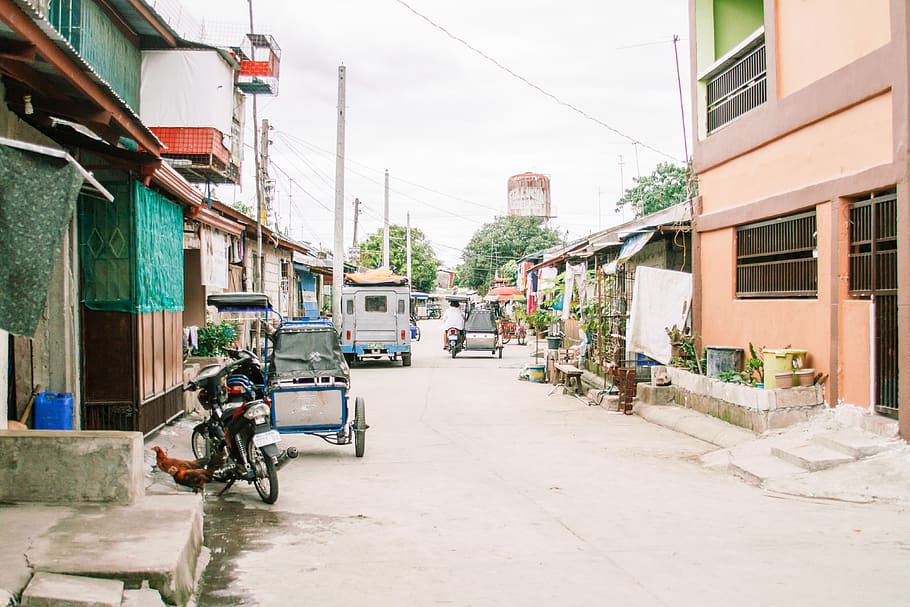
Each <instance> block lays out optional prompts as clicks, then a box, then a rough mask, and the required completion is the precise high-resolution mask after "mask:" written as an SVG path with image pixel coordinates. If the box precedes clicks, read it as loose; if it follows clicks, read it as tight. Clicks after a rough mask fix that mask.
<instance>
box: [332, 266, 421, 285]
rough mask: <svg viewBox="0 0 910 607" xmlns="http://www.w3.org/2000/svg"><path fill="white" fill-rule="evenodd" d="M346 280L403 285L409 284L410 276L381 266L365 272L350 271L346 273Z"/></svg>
mask: <svg viewBox="0 0 910 607" xmlns="http://www.w3.org/2000/svg"><path fill="white" fill-rule="evenodd" d="M344 282H345V284H348V285H374V286H384V287H386V286H388V287H402V286H407V284H408V277H407V276H400V275H398V274H395V273H394V272H391V271H390V270H386V269H382V268H380V269H377V270H366V271H363V272H350V273H348V274H345V275H344Z"/></svg>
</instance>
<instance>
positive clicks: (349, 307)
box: [344, 299, 354, 316]
mask: <svg viewBox="0 0 910 607" xmlns="http://www.w3.org/2000/svg"><path fill="white" fill-rule="evenodd" d="M344 309H345V311H344V313H345V314H347V315H348V316H353V315H354V300H353V299H349V300H347V301H346V302H345V306H344Z"/></svg>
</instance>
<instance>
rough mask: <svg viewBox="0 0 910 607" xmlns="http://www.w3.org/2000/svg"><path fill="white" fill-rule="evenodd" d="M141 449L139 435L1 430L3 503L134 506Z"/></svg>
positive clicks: (141, 481)
mask: <svg viewBox="0 0 910 607" xmlns="http://www.w3.org/2000/svg"><path fill="white" fill-rule="evenodd" d="M142 449H143V441H142V434H141V433H139V432H106V431H68V430H0V502H44V503H48V504H73V503H86V502H101V503H104V502H111V503H118V504H129V503H132V502H134V501H136V499H138V498H139V497H141V496H142V495H143V494H144V491H145V489H144V486H145V485H144V478H143V470H142V467H143V454H142Z"/></svg>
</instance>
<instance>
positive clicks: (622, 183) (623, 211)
mask: <svg viewBox="0 0 910 607" xmlns="http://www.w3.org/2000/svg"><path fill="white" fill-rule="evenodd" d="M622 167H623V161H622V154H620V155H619V191H620V192H622V194H620V197H619V200H620V201H621V202H622V203H623V205H622V206H621V207H620V209H621V214H622V220H623V221H625V220H626V205H627V204H629V201H628V200H626V199H625V198H626V180H625V177H623V173H622Z"/></svg>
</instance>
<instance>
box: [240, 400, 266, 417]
mask: <svg viewBox="0 0 910 607" xmlns="http://www.w3.org/2000/svg"><path fill="white" fill-rule="evenodd" d="M243 416H244V417H245V418H247V419H253V418H255V417H268V416H269V406H268V405H266V404H265V403H256V404H255V405H252V406H250V407H249V408H247V410H246V411H244V412H243Z"/></svg>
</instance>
